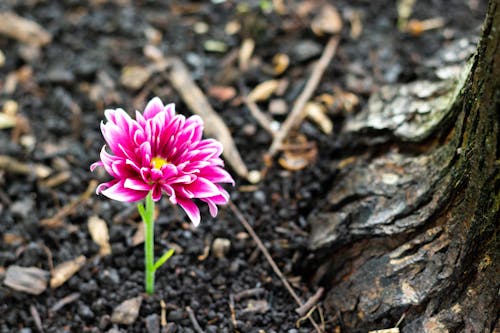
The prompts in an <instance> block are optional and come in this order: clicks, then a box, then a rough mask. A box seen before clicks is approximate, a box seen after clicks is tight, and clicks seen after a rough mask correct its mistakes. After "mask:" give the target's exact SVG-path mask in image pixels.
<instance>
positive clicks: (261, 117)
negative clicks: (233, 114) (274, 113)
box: [243, 96, 276, 136]
mask: <svg viewBox="0 0 500 333" xmlns="http://www.w3.org/2000/svg"><path fill="white" fill-rule="evenodd" d="M243 101H244V102H245V105H246V107H247V108H248V110H250V113H251V114H252V116H253V117H254V118H255V120H257V122H258V123H259V125H260V126H262V128H263V129H265V130H266V131H267V132H268V133H269V134H271V135H272V136H274V135H275V134H276V131H275V130H273V129H272V128H271V123H272V122H273V119H272V118H271V117H269V116H268V115H267V114H265V113H264V112H262V111H261V109H260V108H259V106H258V105H257V103H255V102H254V101H251V100H249V99H248V97H246V96H245V97H243Z"/></svg>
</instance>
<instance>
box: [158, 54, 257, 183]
mask: <svg viewBox="0 0 500 333" xmlns="http://www.w3.org/2000/svg"><path fill="white" fill-rule="evenodd" d="M165 61H166V64H167V72H166V73H165V74H164V76H165V77H166V78H167V79H168V80H169V81H170V83H171V84H172V86H173V87H174V88H175V90H177V91H178V92H179V95H180V96H181V98H182V100H183V101H184V103H186V105H187V106H188V107H189V108H190V109H191V111H192V112H193V113H195V114H197V115H199V116H200V117H201V118H203V120H204V123H205V130H206V132H207V134H208V135H209V136H213V137H215V138H216V139H217V140H219V141H220V142H221V143H222V145H223V146H224V152H223V153H222V154H223V156H224V157H225V158H226V160H227V162H228V163H229V164H230V165H231V167H232V168H233V169H234V171H235V172H236V173H237V174H238V175H239V176H241V177H243V178H247V177H248V169H247V167H246V165H245V163H244V162H243V159H242V158H241V155H240V153H239V152H238V149H237V148H236V145H235V143H234V140H233V138H232V136H231V132H230V131H229V129H228V128H227V126H226V124H225V123H224V121H223V120H222V118H221V117H220V116H219V115H218V114H217V113H216V112H215V111H214V109H213V108H212V106H211V105H210V103H209V102H208V100H207V98H206V96H205V94H204V93H203V91H201V89H200V88H199V87H198V86H197V85H196V83H195V82H194V81H193V79H192V78H191V74H190V72H189V70H188V68H187V67H186V65H184V63H183V62H182V60H181V59H179V58H177V57H169V58H166V59H165Z"/></svg>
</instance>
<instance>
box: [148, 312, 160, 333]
mask: <svg viewBox="0 0 500 333" xmlns="http://www.w3.org/2000/svg"><path fill="white" fill-rule="evenodd" d="M146 329H147V331H148V333H160V318H159V317H158V315H157V314H156V313H153V314H151V315H149V316H147V317H146Z"/></svg>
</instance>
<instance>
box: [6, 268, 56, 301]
mask: <svg viewBox="0 0 500 333" xmlns="http://www.w3.org/2000/svg"><path fill="white" fill-rule="evenodd" d="M49 275H50V274H49V272H47V271H45V270H43V269H40V268H38V267H21V266H17V265H11V266H9V267H8V268H7V272H6V274H5V280H4V282H3V283H4V284H5V285H6V286H7V287H9V288H12V289H14V290H16V291H21V292H24V293H28V294H32V295H40V294H41V293H43V292H44V291H45V289H47V282H48V280H49Z"/></svg>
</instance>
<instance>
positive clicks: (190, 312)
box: [186, 306, 205, 333]
mask: <svg viewBox="0 0 500 333" xmlns="http://www.w3.org/2000/svg"><path fill="white" fill-rule="evenodd" d="M186 311H187V312H188V315H189V319H191V322H192V323H193V328H194V330H195V331H196V332H198V333H205V331H203V330H202V328H201V326H200V324H199V323H198V320H196V317H195V315H194V312H193V309H191V307H190V306H186Z"/></svg>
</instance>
